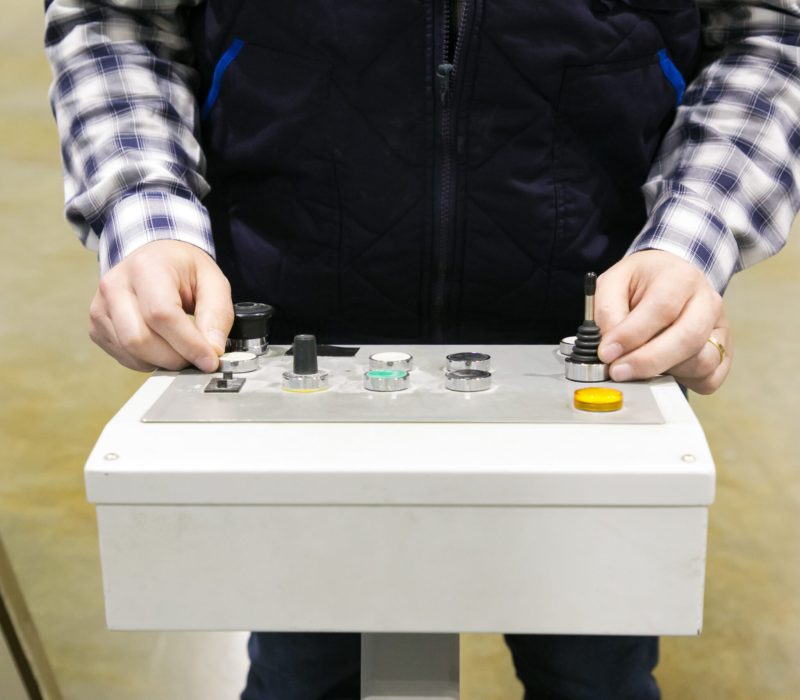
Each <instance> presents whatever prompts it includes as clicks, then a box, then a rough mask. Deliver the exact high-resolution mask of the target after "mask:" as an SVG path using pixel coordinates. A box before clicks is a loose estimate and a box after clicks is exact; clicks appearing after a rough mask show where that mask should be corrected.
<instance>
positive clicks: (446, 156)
mask: <svg viewBox="0 0 800 700" xmlns="http://www.w3.org/2000/svg"><path fill="white" fill-rule="evenodd" d="M455 4H456V0H443V10H442V28H443V37H442V52H441V63H439V64H438V65H437V67H436V89H437V92H438V97H439V106H438V115H439V119H438V126H439V138H440V144H441V147H440V149H438V150H439V152H440V154H441V155H440V158H439V159H438V160H439V176H438V178H437V182H438V187H437V190H438V191H437V193H436V207H437V209H438V212H439V216H438V221H437V222H436V223H435V227H434V232H435V234H434V247H433V250H434V258H435V266H434V276H433V332H434V341H435V342H437V343H442V342H444V329H445V306H446V301H447V275H448V264H447V262H448V253H449V250H450V243H451V240H450V239H451V238H452V235H451V234H452V233H454V231H455V216H454V209H455V187H454V184H455V183H454V181H455V175H456V173H455V150H456V144H455V139H454V136H455V133H454V129H453V118H454V116H455V115H454V112H455V107H454V99H453V98H454V95H455V81H456V75H457V72H458V68H459V59H460V57H461V53H462V51H463V44H464V41H465V39H464V29H465V26H466V19H467V15H468V13H469V11H470V5H471V4H472V3H471V0H464V5H463V8H462V10H461V16H460V17H459V18H458V21H457V29H456V32H455V37H454V38H453V37H451V34H452V30H451V15H450V13H451V11H452V8H451V5H455ZM451 46H452V56H451V55H450V48H451Z"/></svg>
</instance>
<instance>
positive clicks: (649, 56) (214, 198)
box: [192, 0, 700, 343]
mask: <svg viewBox="0 0 800 700" xmlns="http://www.w3.org/2000/svg"><path fill="white" fill-rule="evenodd" d="M450 4H451V2H450V0H382V1H381V0H371V1H370V2H364V1H363V0H293V1H292V2H286V0H208V2H207V3H206V4H205V5H204V6H202V7H201V8H200V9H199V10H197V11H196V12H195V15H194V17H192V27H193V30H192V31H193V37H194V38H193V41H194V45H195V48H196V51H197V56H198V66H199V70H200V74H201V85H200V86H199V91H200V92H199V98H200V101H201V103H204V108H203V111H204V120H203V143H204V148H205V152H206V154H207V157H208V177H209V181H210V183H211V185H212V193H211V195H209V197H208V199H207V200H206V204H207V206H208V208H209V211H210V212H211V218H212V226H213V231H214V238H215V241H216V246H217V251H218V259H219V262H220V265H221V267H222V269H223V271H224V272H225V274H226V275H227V276H228V277H229V279H230V280H231V283H232V286H233V290H234V299H235V300H237V301H238V300H257V301H264V302H268V303H270V304H273V305H274V306H275V307H276V308H277V310H278V314H277V318H276V319H275V327H274V330H273V338H275V339H276V340H279V341H286V340H287V339H288V338H290V337H291V335H292V334H293V333H295V332H310V333H316V334H317V335H318V336H319V338H320V340H322V341H324V342H332V343H335V342H423V343H424V342H461V343H472V342H497V343H511V342H513V343H533V342H553V341H555V340H557V339H558V338H560V337H561V336H563V335H568V334H572V333H573V332H574V330H575V327H576V326H577V325H578V324H579V323H580V321H581V309H582V297H581V282H580V281H581V278H582V275H583V274H584V273H585V272H586V271H589V270H595V271H597V272H602V271H603V270H604V269H606V268H607V267H609V266H610V265H611V264H613V263H614V262H615V261H617V260H618V259H619V258H620V257H621V256H622V255H623V253H624V251H625V249H626V247H627V246H628V244H629V243H630V241H631V239H632V238H633V237H634V236H635V235H636V233H637V232H638V231H639V229H640V228H641V226H642V224H643V223H644V205H643V200H642V195H641V193H640V187H641V185H642V183H643V182H644V180H645V178H646V175H647V172H648V170H649V167H650V165H651V163H652V161H653V158H654V156H655V153H656V149H657V147H658V145H659V142H660V140H661V139H662V137H663V135H664V133H665V131H666V129H667V128H668V127H669V125H670V123H671V121H672V120H673V118H674V114H675V108H676V104H677V102H678V101H679V99H680V91H681V80H682V76H683V78H684V79H685V80H688V79H690V78H691V77H692V75H693V73H694V71H695V66H696V63H697V60H698V55H699V29H700V20H699V16H698V11H697V9H696V7H695V5H694V2H692V0H466V3H465V8H466V9H465V12H464V16H463V18H462V19H461V20H460V22H459V24H460V27H459V30H458V31H457V32H455V31H452V30H449V27H450V26H451V22H450V17H449V13H450V10H449V5H450Z"/></svg>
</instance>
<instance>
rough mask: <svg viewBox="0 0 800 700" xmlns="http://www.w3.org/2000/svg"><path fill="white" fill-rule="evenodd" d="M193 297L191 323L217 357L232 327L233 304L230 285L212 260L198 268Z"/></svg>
mask: <svg viewBox="0 0 800 700" xmlns="http://www.w3.org/2000/svg"><path fill="white" fill-rule="evenodd" d="M194 296H195V304H194V318H195V323H196V324H197V327H198V328H199V329H200V332H201V333H202V334H203V335H204V336H205V338H206V340H208V342H209V343H210V344H211V345H212V346H213V347H214V349H215V350H216V351H217V354H219V355H221V354H222V353H223V352H225V341H226V340H227V338H228V332H229V331H230V330H231V326H232V325H233V303H232V302H231V285H230V283H229V282H228V280H227V278H226V277H225V275H223V274H222V271H221V270H220V269H219V268H218V267H217V265H216V264H215V263H214V262H213V261H212V260H209V261H208V262H207V263H205V262H204V263H203V264H201V265H198V267H197V276H196V282H195V290H194Z"/></svg>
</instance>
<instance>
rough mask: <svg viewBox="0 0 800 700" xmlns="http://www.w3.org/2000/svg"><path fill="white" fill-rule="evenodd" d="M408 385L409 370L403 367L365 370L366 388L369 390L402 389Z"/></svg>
mask: <svg viewBox="0 0 800 700" xmlns="http://www.w3.org/2000/svg"><path fill="white" fill-rule="evenodd" d="M408 386H409V381H408V372H406V371H405V370H402V369H371V370H369V372H364V388H365V389H367V390H368V391H402V390H403V389H408Z"/></svg>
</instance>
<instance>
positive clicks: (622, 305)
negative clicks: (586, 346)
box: [594, 267, 631, 364]
mask: <svg viewBox="0 0 800 700" xmlns="http://www.w3.org/2000/svg"><path fill="white" fill-rule="evenodd" d="M626 270H627V267H613V268H611V269H610V270H608V271H607V272H604V273H603V274H602V275H600V277H598V278H597V292H596V294H595V310H594V316H595V321H596V322H597V325H598V326H600V330H601V332H602V334H603V339H602V341H601V342H600V347H599V348H598V350H597V352H598V355H599V356H600V359H601V360H602V361H603V362H605V363H606V364H609V363H611V362H613V361H614V360H616V359H617V358H618V357H619V356H620V355H621V354H622V352H623V348H622V345H620V344H619V343H617V342H615V341H613V339H612V340H611V341H609V340H607V337H606V334H608V333H609V332H610V331H611V330H612V329H613V328H616V327H617V326H618V325H619V324H620V323H621V322H622V321H623V319H624V318H625V317H626V316H627V315H628V314H629V313H630V310H631V309H630V276H629V274H628V273H627V272H626Z"/></svg>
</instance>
